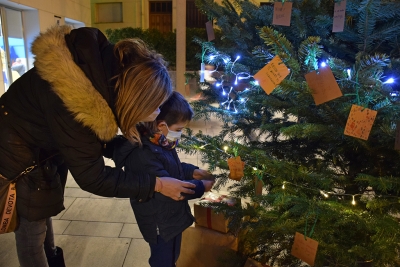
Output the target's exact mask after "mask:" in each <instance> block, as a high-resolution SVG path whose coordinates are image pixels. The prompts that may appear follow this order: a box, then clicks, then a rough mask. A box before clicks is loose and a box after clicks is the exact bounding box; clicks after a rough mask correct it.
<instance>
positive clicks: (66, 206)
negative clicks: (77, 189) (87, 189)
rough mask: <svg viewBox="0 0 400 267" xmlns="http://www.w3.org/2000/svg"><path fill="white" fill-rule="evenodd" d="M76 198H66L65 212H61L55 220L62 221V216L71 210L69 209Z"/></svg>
mask: <svg viewBox="0 0 400 267" xmlns="http://www.w3.org/2000/svg"><path fill="white" fill-rule="evenodd" d="M75 199H76V197H64V207H65V210H63V211H61V212H60V213H59V214H57V216H54V217H53V219H60V218H61V216H63V215H64V213H65V211H66V210H67V209H69V207H70V206H71V204H72V203H73V202H74V201H75Z"/></svg>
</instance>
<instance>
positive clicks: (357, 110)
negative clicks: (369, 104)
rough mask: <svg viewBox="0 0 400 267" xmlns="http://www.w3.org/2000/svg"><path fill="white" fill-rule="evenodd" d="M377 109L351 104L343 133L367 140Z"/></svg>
mask: <svg viewBox="0 0 400 267" xmlns="http://www.w3.org/2000/svg"><path fill="white" fill-rule="evenodd" d="M376 114H377V111H376V110H372V109H368V108H364V107H361V106H357V105H352V107H351V110H350V114H349V118H348V119H347V123H346V128H345V129H344V134H345V135H349V136H353V137H357V138H360V139H363V140H367V139H368V136H369V133H370V131H371V128H372V125H373V124H374V121H375V117H376Z"/></svg>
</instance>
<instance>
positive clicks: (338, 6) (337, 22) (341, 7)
mask: <svg viewBox="0 0 400 267" xmlns="http://www.w3.org/2000/svg"><path fill="white" fill-rule="evenodd" d="M345 13H346V0H342V1H340V2H337V3H335V9H334V11H333V26H332V32H342V31H343V29H344V20H345V18H346V14H345Z"/></svg>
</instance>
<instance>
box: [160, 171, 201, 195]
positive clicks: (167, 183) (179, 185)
mask: <svg viewBox="0 0 400 267" xmlns="http://www.w3.org/2000/svg"><path fill="white" fill-rule="evenodd" d="M195 187H196V185H195V184H192V183H188V182H183V181H181V180H178V179H175V178H171V177H160V178H159V179H157V181H156V191H159V192H160V193H161V194H163V195H164V196H167V197H170V198H172V199H173V200H183V199H184V198H185V197H184V196H182V195H181V193H186V194H194V191H193V190H191V189H190V188H195Z"/></svg>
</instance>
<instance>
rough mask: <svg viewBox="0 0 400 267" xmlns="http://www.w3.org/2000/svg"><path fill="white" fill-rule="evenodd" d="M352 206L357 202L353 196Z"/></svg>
mask: <svg viewBox="0 0 400 267" xmlns="http://www.w3.org/2000/svg"><path fill="white" fill-rule="evenodd" d="M351 204H353V205H355V204H356V200H355V199H354V196H353V200H352V201H351Z"/></svg>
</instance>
